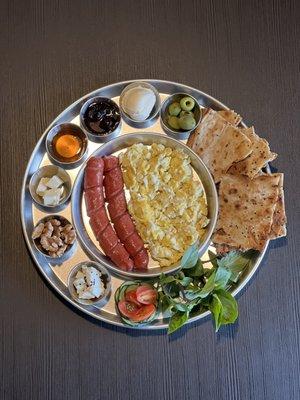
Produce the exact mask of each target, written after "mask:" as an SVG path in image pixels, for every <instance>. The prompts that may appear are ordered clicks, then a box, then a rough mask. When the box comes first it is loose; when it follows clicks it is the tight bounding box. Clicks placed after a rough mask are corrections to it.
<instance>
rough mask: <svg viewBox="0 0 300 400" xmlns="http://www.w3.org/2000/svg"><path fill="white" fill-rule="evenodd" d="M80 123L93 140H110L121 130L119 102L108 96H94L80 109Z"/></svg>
mask: <svg viewBox="0 0 300 400" xmlns="http://www.w3.org/2000/svg"><path fill="white" fill-rule="evenodd" d="M80 125H81V128H82V129H83V130H84V132H85V133H86V134H87V135H88V137H89V139H90V140H91V141H93V142H108V141H109V140H111V139H113V138H115V137H116V136H118V134H119V133H120V130H121V114H120V109H119V106H118V105H117V103H115V102H114V101H113V100H111V99H108V98H106V97H93V98H91V99H89V100H88V101H86V102H85V103H84V105H83V106H82V108H81V110H80Z"/></svg>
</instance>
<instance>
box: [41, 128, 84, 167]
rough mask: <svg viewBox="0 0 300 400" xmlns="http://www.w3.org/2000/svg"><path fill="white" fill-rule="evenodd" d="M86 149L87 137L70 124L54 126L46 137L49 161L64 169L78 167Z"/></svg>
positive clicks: (79, 129)
mask: <svg viewBox="0 0 300 400" xmlns="http://www.w3.org/2000/svg"><path fill="white" fill-rule="evenodd" d="M87 147H88V138H87V135H86V134H85V133H84V132H83V130H82V129H81V128H80V127H79V126H78V125H76V124H72V123H63V124H58V125H55V126H54V127H53V128H51V129H50V131H49V132H48V134H47V137H46V150H47V153H48V157H49V159H50V160H51V161H52V162H53V164H56V165H59V166H61V167H63V168H65V169H69V168H76V167H78V166H79V165H80V164H81V163H82V162H83V161H84V160H85V158H86V156H87Z"/></svg>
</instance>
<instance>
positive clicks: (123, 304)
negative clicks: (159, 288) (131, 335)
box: [118, 300, 156, 322]
mask: <svg viewBox="0 0 300 400" xmlns="http://www.w3.org/2000/svg"><path fill="white" fill-rule="evenodd" d="M118 308H119V310H120V313H121V314H122V315H124V316H125V317H127V318H129V319H130V320H131V321H133V322H142V321H144V320H145V319H148V318H149V317H150V316H151V315H152V314H153V313H154V312H155V311H156V308H155V306H154V304H148V305H145V306H141V307H138V306H137V305H136V304H134V303H131V302H129V301H126V300H121V301H119V303H118Z"/></svg>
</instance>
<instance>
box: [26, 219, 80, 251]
mask: <svg viewBox="0 0 300 400" xmlns="http://www.w3.org/2000/svg"><path fill="white" fill-rule="evenodd" d="M31 237H32V239H33V240H34V242H35V244H36V246H37V248H38V249H39V250H40V251H41V252H42V253H44V254H46V255H47V256H49V257H53V258H57V257H61V256H62V255H63V254H64V253H65V251H66V250H67V249H68V247H70V246H71V245H72V244H73V243H74V242H75V239H76V233H75V230H74V228H73V226H72V225H71V224H70V223H69V222H68V221H67V220H66V219H65V218H59V217H57V218H56V217H52V216H50V217H48V218H46V219H44V220H43V221H42V222H40V223H38V224H37V226H36V227H35V228H34V230H33V232H32V235H31Z"/></svg>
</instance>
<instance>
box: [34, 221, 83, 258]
mask: <svg viewBox="0 0 300 400" xmlns="http://www.w3.org/2000/svg"><path fill="white" fill-rule="evenodd" d="M54 218H56V219H59V220H65V221H66V222H67V223H68V224H70V225H72V226H73V229H74V230H75V232H76V229H75V228H74V225H73V224H72V222H70V221H69V220H68V218H66V217H65V216H63V215H60V214H49V215H45V216H44V217H42V218H40V219H39V220H38V221H37V223H36V224H35V225H34V227H33V229H32V232H31V241H32V242H33V245H34V247H35V249H36V250H37V251H38V252H39V253H40V254H42V255H43V256H44V257H46V258H47V259H48V260H57V261H59V260H61V259H62V258H65V257H67V256H68V255H70V253H71V252H72V250H73V249H74V247H75V246H76V243H77V232H76V238H75V240H74V242H73V243H71V244H69V245H68V246H69V248H68V247H67V249H66V251H65V252H64V253H63V254H62V255H61V256H60V257H51V256H49V254H46V253H44V252H43V251H42V250H41V249H39V248H38V246H37V244H36V242H35V241H36V239H33V238H32V233H33V231H34V229H35V228H36V227H37V226H38V225H39V224H40V223H41V222H47V220H48V219H54Z"/></svg>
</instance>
